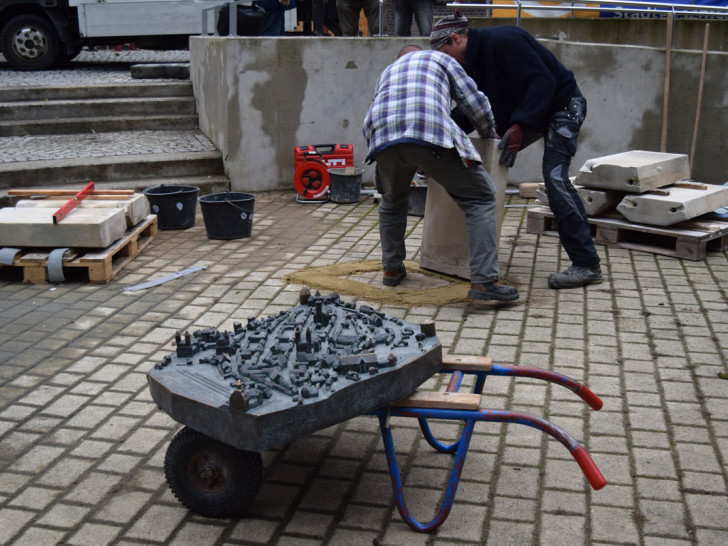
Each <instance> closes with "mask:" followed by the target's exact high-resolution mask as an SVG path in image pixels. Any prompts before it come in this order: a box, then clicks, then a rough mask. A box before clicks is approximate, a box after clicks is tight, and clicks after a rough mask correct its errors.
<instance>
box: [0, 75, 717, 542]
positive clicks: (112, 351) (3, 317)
mask: <svg viewBox="0 0 728 546" xmlns="http://www.w3.org/2000/svg"><path fill="white" fill-rule="evenodd" d="M0 79H1V78H0ZM293 197H294V195H293V194H292V193H281V192H271V193H264V194H260V195H259V196H258V199H257V201H256V212H255V222H254V225H253V234H252V236H251V237H250V238H247V239H238V240H232V241H214V240H209V239H208V238H207V237H206V234H205V230H204V225H203V222H202V218H201V216H198V218H197V224H196V226H195V227H194V228H191V229H188V230H184V231H162V232H160V233H159V236H158V237H157V238H156V239H155V240H154V241H153V242H152V243H151V244H150V245H149V246H148V247H147V248H146V249H145V250H144V251H143V252H142V253H141V254H140V255H139V256H137V257H136V258H135V259H134V260H132V261H131V262H130V263H129V264H128V265H127V266H126V267H125V268H124V269H123V270H122V271H121V272H120V273H119V274H118V275H117V276H116V277H115V278H114V280H113V281H112V282H111V283H109V284H108V285H91V284H87V283H82V282H67V283H64V284H59V285H53V286H52V285H26V284H22V283H21V282H19V281H18V280H13V279H12V278H7V277H2V278H0V446H1V447H0V544H33V545H37V544H57V543H63V544H80V545H90V544H93V545H97V544H106V543H114V544H124V545H126V544H191V545H195V546H199V545H205V544H284V545H317V544H336V545H338V544H372V541H373V539H375V538H378V539H379V540H381V541H382V543H383V544H386V545H395V544H403V545H417V544H434V545H446V544H447V545H452V544H466V545H469V544H488V545H491V544H492V545H502V544H517V545H522V544H533V545H556V544H558V545H562V544H567V545H571V544H574V545H582V544H640V545H658V544H659V545H663V544H671V545H678V544H685V545H688V544H701V545H714V544H715V545H718V544H721V545H722V544H726V543H728V495H727V493H728V487H727V486H728V472H727V470H728V469H727V467H726V461H727V460H728V413H727V412H726V403H727V402H728V389H727V388H726V387H727V386H728V382H727V381H726V380H724V379H720V378H719V374H720V373H725V372H726V357H727V356H728V326H727V325H728V306H727V303H728V254H727V253H726V252H722V253H709V257H708V258H707V259H706V260H705V261H701V262H692V261H687V260H677V259H673V258H670V257H665V256H659V255H655V254H650V253H644V252H637V251H629V250H625V249H619V248H607V247H601V246H600V247H598V250H599V253H600V255H601V256H602V258H603V271H604V273H605V278H606V280H605V282H604V283H603V284H601V285H597V286H591V287H589V288H587V289H578V290H570V291H554V290H550V289H548V288H547V286H546V278H547V276H548V274H549V273H551V272H554V271H556V270H561V269H564V268H565V267H566V266H567V265H568V264H567V258H566V256H565V254H564V253H563V252H562V251H561V250H560V247H559V245H558V242H557V240H556V239H553V238H549V237H544V236H541V237H539V236H536V235H532V234H528V233H526V220H525V214H526V209H525V208H522V207H511V208H509V209H507V214H506V218H505V223H504V227H503V235H502V239H501V247H500V263H501V270H502V276H503V278H505V279H507V280H508V281H510V282H511V283H513V284H515V285H516V286H517V287H518V288H519V290H520V292H521V300H519V302H517V303H516V304H515V305H494V304H487V303H483V302H475V303H463V304H456V305H448V306H442V307H437V306H420V307H415V308H405V307H396V306H392V305H380V304H371V305H372V306H373V307H375V308H376V309H379V310H381V311H383V312H386V313H388V314H390V315H393V316H398V317H402V318H404V319H406V320H409V321H411V322H414V323H420V322H421V321H422V320H425V319H433V320H435V322H436V325H437V330H438V335H439V337H440V340H441V342H442V344H443V346H444V348H445V351H446V352H447V353H453V354H470V355H490V356H491V357H493V358H494V359H495V361H496V362H500V363H509V364H518V365H530V366H538V367H544V368H548V369H553V370H556V371H560V372H562V373H565V374H566V375H569V376H571V377H573V378H574V379H577V380H582V381H584V382H586V383H587V384H588V385H589V386H590V387H591V388H592V389H593V390H594V391H595V392H596V393H597V394H598V395H599V396H601V397H602V399H603V400H604V408H603V409H602V410H601V411H599V412H593V411H591V410H589V409H588V408H586V407H585V405H584V404H583V403H581V401H580V400H578V398H576V396H575V395H574V394H573V393H571V392H570V391H568V390H566V389H563V388H560V387H556V386H552V385H547V384H543V383H541V382H537V381H535V380H518V381H514V380H511V379H506V378H492V379H489V380H488V383H487V384H486V388H485V391H484V392H485V396H484V400H483V403H482V406H483V407H488V408H494V409H503V408H507V409H510V410H515V411H524V412H529V413H533V414H535V415H540V416H544V417H546V418H548V419H550V420H552V421H553V422H555V423H556V424H558V425H560V426H562V427H563V428H565V429H566V430H567V431H569V432H571V433H572V434H573V435H574V436H575V437H577V439H579V440H580V441H582V442H583V444H584V445H585V446H586V447H587V449H588V450H589V452H590V453H591V455H592V457H593V458H594V460H595V462H596V463H597V465H599V467H600V468H601V470H602V471H603V473H604V475H605V477H606V478H607V480H608V482H609V484H608V485H607V486H606V487H605V488H604V489H602V490H601V491H596V492H595V491H592V490H590V489H589V487H588V485H587V484H586V482H585V480H584V479H583V477H582V476H581V473H580V472H579V469H578V467H577V465H576V464H575V462H574V461H573V460H572V459H571V457H570V455H569V453H568V452H567V451H566V450H565V449H564V448H563V447H562V446H561V445H559V444H558V443H557V442H555V441H554V440H552V439H550V438H549V437H547V436H545V435H543V434H541V433H540V432H538V431H536V430H534V429H530V428H527V427H523V426H517V425H495V424H491V425H486V424H481V425H479V426H477V427H476V430H475V435H474V438H473V441H472V443H471V449H470V453H469V454H468V457H467V460H466V463H465V468H464V469H463V481H462V482H461V485H460V487H459V489H458V492H457V497H456V502H455V505H454V508H453V510H452V512H451V514H450V516H449V518H448V520H447V521H446V522H445V524H444V525H443V526H442V527H441V528H440V529H439V530H438V531H437V532H436V533H433V534H431V535H425V534H418V533H415V532H413V531H411V530H410V529H409V528H408V527H407V526H406V525H405V524H404V523H403V522H402V520H401V518H400V516H399V514H398V513H397V510H396V508H395V506H394V503H393V497H392V491H391V485H390V480H389V476H388V473H387V465H386V461H385V456H384V452H383V448H382V442H381V439H380V437H379V433H378V429H377V424H376V421H375V420H374V419H373V418H370V417H359V418H356V419H352V420H350V421H347V422H345V423H341V424H339V425H337V426H333V427H331V428H328V429H325V430H323V431H320V432H318V433H316V434H312V435H311V436H309V437H307V438H306V439H303V440H300V441H296V442H294V443H292V444H291V445H288V446H285V447H281V448H280V449H277V450H273V451H271V452H267V453H265V454H264V456H263V459H264V462H265V466H266V474H265V484H264V486H263V488H262V490H261V492H260V493H259V494H258V496H257V497H256V500H255V502H254V504H253V506H252V508H251V509H250V512H249V515H248V517H246V518H245V519H241V520H236V521H230V520H210V519H205V518H202V517H199V516H196V515H194V514H192V513H190V512H189V511H187V510H186V509H184V508H183V507H182V506H181V505H180V504H179V503H178V502H177V500H176V499H175V498H174V497H173V495H172V494H171V493H170V491H169V489H168V488H167V486H166V484H165V479H164V472H163V460H164V454H165V450H166V448H167V445H168V443H169V441H170V439H171V438H172V436H173V434H174V433H175V431H176V430H178V429H179V425H177V424H176V423H174V422H172V420H171V419H170V418H168V417H167V416H166V415H165V414H164V413H162V412H160V411H159V410H158V409H157V408H156V406H155V404H154V403H153V402H152V401H151V398H150V396H149V392H148V389H147V384H146V378H145V374H146V372H147V371H148V370H149V369H150V368H151V367H152V366H154V364H156V363H157V362H158V361H159V360H161V359H162V357H163V356H165V355H166V354H168V353H170V352H171V351H172V350H173V347H172V340H173V336H174V332H175V331H176V330H178V329H181V330H186V329H187V330H195V329H198V328H205V327H216V328H226V329H230V328H231V327H232V324H233V322H235V321H241V322H245V321H246V320H247V319H248V318H249V317H251V316H267V315H271V314H274V313H277V312H278V311H280V310H283V309H287V308H289V307H290V306H292V305H294V304H295V303H296V302H297V297H298V291H299V289H300V286H289V285H286V283H285V281H284V276H285V275H286V274H287V273H289V272H291V271H294V270H297V269H300V268H303V267H307V266H316V265H328V264H334V263H340V262H348V261H359V260H365V259H378V258H379V256H380V247H379V238H378V231H377V214H376V208H375V205H374V204H373V203H372V200H371V198H366V199H363V200H362V201H361V202H360V203H358V204H355V205H336V204H332V203H329V204H321V205H311V204H306V205H301V204H298V203H296V202H295V200H294V199H293ZM509 199H510V202H511V204H523V203H524V202H523V201H521V200H519V199H517V198H515V197H510V198H509ZM421 233H422V222H421V220H420V219H418V218H413V217H412V218H410V226H409V229H408V251H409V256H408V258H410V259H415V260H416V259H417V257H418V256H417V250H418V246H419V242H420V239H421ZM195 265H204V266H206V269H205V270H204V271H201V272H199V273H196V274H193V275H190V276H186V277H182V278H179V279H177V280H174V281H172V282H169V283H166V284H163V285H161V286H158V287H156V288H152V289H148V290H145V291H141V292H137V293H126V292H124V288H125V287H127V286H130V285H134V284H138V283H141V282H144V281H147V280H149V279H153V278H157V277H160V276H163V275H167V274H169V273H173V272H176V271H180V270H183V269H186V268H188V267H191V266H195ZM4 273H7V272H4ZM344 299H346V300H348V301H355V300H354V298H351V297H344ZM357 303H360V304H361V303H366V302H364V301H359V302H357ZM423 388H426V389H433V390H434V389H441V388H444V385H443V383H442V381H441V380H439V379H433V380H430V381H428V382H427V383H426V384H425V385H424V387H423ZM393 429H394V435H395V442H396V445H397V448H398V455H399V457H400V463H401V466H402V475H403V480H404V483H405V492H406V495H407V498H408V501H409V503H410V508H411V509H412V512H413V513H414V515H415V516H417V517H419V518H420V519H427V518H430V517H432V516H433V514H434V507H435V505H436V503H437V501H438V500H439V499H440V498H441V496H442V493H443V488H444V486H445V483H446V481H447V472H448V468H449V464H450V462H451V457H450V456H448V455H439V454H436V453H435V452H433V450H432V449H431V448H430V447H429V446H428V444H427V443H426V442H425V441H424V440H423V438H422V436H421V434H420V433H419V430H418V428H417V427H416V423H413V422H411V420H402V419H393ZM433 429H434V431H435V433H436V434H437V436H438V437H440V438H444V439H450V440H452V439H454V438H455V437H456V434H457V426H455V425H452V424H446V423H435V424H434V425H433Z"/></svg>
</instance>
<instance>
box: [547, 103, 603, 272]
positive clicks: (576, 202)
mask: <svg viewBox="0 0 728 546" xmlns="http://www.w3.org/2000/svg"><path fill="white" fill-rule="evenodd" d="M585 116H586V100H584V98H583V97H581V96H578V97H574V98H573V99H572V100H571V102H570V103H569V105H568V106H567V107H566V108H565V109H564V110H561V111H559V112H556V113H555V114H554V116H553V117H552V118H551V122H550V123H549V127H548V131H547V134H546V142H545V143H544V155H543V164H542V168H543V177H544V182H545V184H546V192H547V193H548V198H549V207H551V210H552V212H553V213H554V216H555V217H556V220H557V224H558V232H559V238H560V239H561V244H562V246H563V247H564V250H566V253H567V254H568V256H569V258H570V259H571V261H572V263H573V264H574V265H577V266H588V265H594V264H597V263H599V255H598V254H597V251H596V248H595V247H594V242H593V241H592V238H591V230H590V228H589V220H588V217H587V215H586V211H585V210H584V204H583V203H582V201H581V197H579V194H578V192H577V191H576V188H574V186H573V185H572V184H571V181H570V180H569V166H570V165H571V158H572V157H574V154H575V153H576V142H577V138H578V136H579V130H580V128H581V124H582V123H583V121H584V117H585Z"/></svg>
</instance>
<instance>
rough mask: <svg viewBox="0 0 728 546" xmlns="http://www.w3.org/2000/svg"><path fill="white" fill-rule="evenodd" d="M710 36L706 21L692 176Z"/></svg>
mask: <svg viewBox="0 0 728 546" xmlns="http://www.w3.org/2000/svg"><path fill="white" fill-rule="evenodd" d="M709 36H710V23H705V38H704V39H703V61H702V63H701V64H700V85H699V86H698V106H697V107H696V112H695V128H694V129H693V145H692V147H691V148H690V177H692V176H693V160H694V159H695V144H696V143H697V142H698V124H699V123H700V107H701V106H702V104H703V83H705V62H706V60H707V57H708V37H709Z"/></svg>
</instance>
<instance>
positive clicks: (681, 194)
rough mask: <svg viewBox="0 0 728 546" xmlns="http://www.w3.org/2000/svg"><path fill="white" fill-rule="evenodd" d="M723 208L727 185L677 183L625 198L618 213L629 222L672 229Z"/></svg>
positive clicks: (725, 203) (727, 199)
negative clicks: (659, 189) (673, 226)
mask: <svg viewBox="0 0 728 546" xmlns="http://www.w3.org/2000/svg"><path fill="white" fill-rule="evenodd" d="M726 205H728V187H726V186H712V185H710V184H702V185H690V184H680V185H676V186H671V187H669V188H663V189H662V190H661V191H660V192H659V193H643V194H640V195H626V196H625V197H624V199H622V202H621V203H620V204H619V205H617V210H618V211H619V212H620V213H621V214H622V216H624V217H625V218H627V220H629V221H630V222H635V223H640V224H652V225H656V226H671V225H673V224H677V223H678V222H682V221H684V220H690V219H691V218H695V217H696V216H700V215H702V214H706V213H708V212H711V211H713V210H715V209H717V208H720V207H724V206H726Z"/></svg>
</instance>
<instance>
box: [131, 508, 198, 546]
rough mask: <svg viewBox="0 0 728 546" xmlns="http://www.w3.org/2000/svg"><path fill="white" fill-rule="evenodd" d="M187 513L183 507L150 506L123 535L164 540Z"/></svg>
mask: <svg viewBox="0 0 728 546" xmlns="http://www.w3.org/2000/svg"><path fill="white" fill-rule="evenodd" d="M186 514H187V510H186V509H185V508H183V507H181V506H180V507H170V506H159V505H155V506H151V507H150V508H149V509H148V510H147V511H146V512H144V513H143V514H142V516H141V517H140V518H139V519H138V520H137V521H136V523H135V524H134V525H133V526H132V527H131V529H129V531H127V532H126V533H124V536H127V537H129V538H136V539H139V540H143V541H157V542H166V541H167V540H168V539H169V536H170V535H171V534H172V532H173V531H174V530H175V528H176V527H177V526H178V525H179V524H180V522H181V521H182V519H183V518H184V517H185V515H186Z"/></svg>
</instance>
